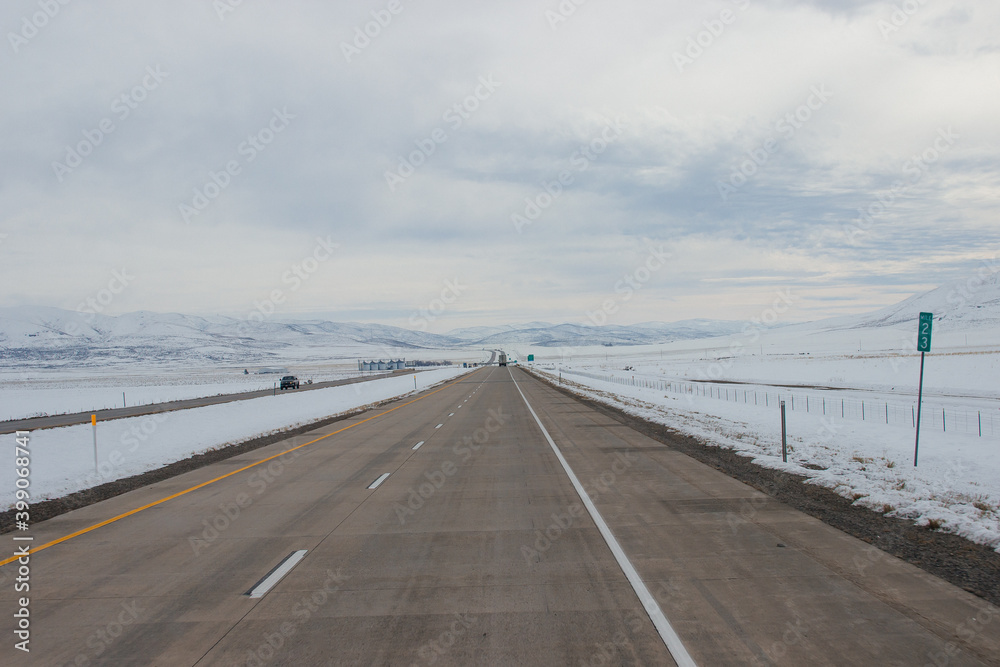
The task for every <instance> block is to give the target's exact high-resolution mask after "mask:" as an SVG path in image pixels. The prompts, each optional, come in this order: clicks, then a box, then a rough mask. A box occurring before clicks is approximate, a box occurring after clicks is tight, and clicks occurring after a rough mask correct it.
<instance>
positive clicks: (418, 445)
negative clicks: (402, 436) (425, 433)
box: [413, 440, 424, 451]
mask: <svg viewBox="0 0 1000 667" xmlns="http://www.w3.org/2000/svg"><path fill="white" fill-rule="evenodd" d="M423 444H424V441H423V440H421V441H420V442H418V443H417V444H415V445H413V451H417V450H418V449H420V448H421V447H422V446H423Z"/></svg>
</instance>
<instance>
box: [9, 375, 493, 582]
mask: <svg viewBox="0 0 1000 667" xmlns="http://www.w3.org/2000/svg"><path fill="white" fill-rule="evenodd" d="M476 372H478V371H473V372H472V373H476ZM472 373H470V374H469V375H472ZM462 379H463V378H459V379H457V380H454V381H452V382H449V383H448V384H446V385H444V386H443V387H441V388H440V389H435V390H434V391H432V392H430V393H429V394H424V395H423V396H421V397H420V398H415V399H413V400H412V401H407V402H406V403H403V404H402V405H397V406H396V407H394V408H390V409H388V410H386V411H385V412H380V413H378V414H376V415H372V416H371V417H368V418H367V419H362V420H361V421H359V422H356V423H354V424H351V425H350V426H345V427H344V428H342V429H338V430H336V431H334V432H332V433H327V434H326V435H324V436H320V437H318V438H316V439H315V440H310V441H309V442H306V443H304V444H301V445H299V446H298V447H292V448H291V449H286V450H284V451H282V452H281V453H280V454H275V455H274V456H269V457H267V458H266V459H261V460H260V461H257V462H256V463H251V464H250V465H248V466H244V467H242V468H240V469H239V470H234V471H232V472H229V473H226V474H225V475H221V476H219V477H216V478H215V479H211V480H209V481H207V482H202V483H201V484H198V485H196V486H192V487H191V488H189V489H185V490H183V491H179V492H177V493H175V494H174V495H172V496H167V497H166V498H161V499H160V500H157V501H156V502H152V503H149V504H148V505H143V506H142V507H137V508H135V509H134V510H129V511H128V512H125V513H124V514H119V515H118V516H116V517H112V518H110V519H108V520H106V521H102V522H100V523H95V524H94V525H93V526H89V527H87V528H82V529H80V530H78V531H76V532H75V533H70V534H69V535H66V536H65V537H60V538H59V539H58V540H53V541H51V542H49V543H47V544H43V545H42V546H40V547H35V548H34V549H31V550H29V551H28V554H36V553H38V552H39V551H42V550H43V549H48V548H49V547H54V546H55V545H57V544H60V543H61V542H65V541H67V540H71V539H73V538H74V537H79V536H80V535H84V534H86V533H89V532H90V531H92V530H97V529H98V528H102V527H104V526H107V525H108V524H111V523H114V522H115V521H120V520H121V519H124V518H126V517H129V516H132V515H133V514H138V513H139V512H141V511H143V510H147V509H149V508H150V507H156V506H157V505H161V504H163V503H165V502H167V501H168V500H173V499H174V498H179V497H181V496H183V495H184V494H187V493H191V492H192V491H197V490H198V489H200V488H203V487H206V486H208V485H209V484H215V483H216V482H218V481H220V480H223V479H226V478H227V477H232V476H233V475H236V474H239V473H241V472H243V471H245V470H249V469H250V468H253V467H256V466H259V465H260V464H262V463H267V462H268V461H273V460H274V459H276V458H278V457H279V456H284V455H285V454H287V453H288V452H294V451H295V450H297V449H302V448H303V447H308V446H309V445H312V444H315V443H317V442H319V441H320V440H325V439H327V438H329V437H330V436H333V435H337V434H338V433H343V432H344V431H348V430H350V429H352V428H354V427H355V426H361V425H362V424H364V423H366V422H370V421H371V420H373V419H377V418H379V417H382V416H383V415H387V414H389V413H390V412H394V411H396V410H399V409H400V408H405V407H406V406H407V405H412V404H413V403H416V402H417V401H422V400H424V399H425V398H427V397H428V396H433V395H434V394H436V393H438V392H439V391H444V390H445V389H447V388H448V387H450V386H451V385H453V384H457V383H458V382H460V381H461V380H462ZM20 557H21V556H20V555H18V556H12V557H11V558H8V559H6V560H3V561H0V567H3V566H4V565H7V564H8V563H13V562H14V561H15V560H17V559H18V558H20Z"/></svg>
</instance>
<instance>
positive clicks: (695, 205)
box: [0, 0, 1000, 331]
mask: <svg viewBox="0 0 1000 667" xmlns="http://www.w3.org/2000/svg"><path fill="white" fill-rule="evenodd" d="M576 2H579V3H580V4H579V6H577V5H576V4H574V2H571V1H570V0H563V1H562V2H559V0H549V1H544V0H542V1H538V0H536V1H527V0H505V1H504V2H496V1H494V2H481V1H480V2H477V1H469V0H464V1H462V2H459V1H457V0H420V1H419V2H416V1H407V0H398V1H390V0H377V1H355V2H318V1H315V2H307V1H299V2H280V3H279V2H263V1H257V2H249V1H245V2H242V3H239V2H238V0H216V1H215V2H212V1H211V0H197V1H195V0H190V1H184V0H159V1H150V0H145V1H143V2H125V1H121V2H112V1H108V2H87V1H85V0H74V1H73V2H70V3H68V4H66V5H62V4H60V2H58V1H57V0H34V1H28V0H9V1H7V2H4V3H3V4H2V6H0V28H2V30H3V33H4V44H3V45H2V46H0V85H2V91H3V94H2V96H0V117H2V120H3V122H2V125H0V132H2V141H0V151H2V159H0V280H2V284H3V290H2V293H0V306H14V305H25V304H32V305H35V304H37V305H48V306H58V307H62V308H67V309H71V310H72V309H76V308H77V307H78V306H79V305H80V304H82V303H86V300H87V299H88V298H89V299H91V300H92V301H91V303H92V304H93V303H97V304H98V307H99V309H101V310H103V312H106V313H109V314H119V313H123V312H130V311H135V310H152V311H159V312H182V313H189V314H215V313H220V314H228V315H234V316H238V317H247V316H248V315H249V314H250V313H252V312H255V311H258V312H259V311H268V312H269V311H270V310H272V309H273V310H274V312H275V316H279V315H280V316H292V315H299V314H303V313H324V314H326V315H328V316H329V317H330V318H332V319H337V320H342V321H369V322H382V323H386V324H395V325H400V326H410V327H415V326H418V327H419V328H424V327H426V328H428V329H429V330H431V331H445V330H448V329H451V328H454V327H458V326H466V325H478V324H499V323H505V322H524V321H529V320H547V321H552V322H574V323H581V324H584V323H591V322H599V321H604V320H605V319H606V321H608V322H609V323H615V324H628V323H634V322H643V321H650V320H663V321H673V320H680V319H686V318H695V317H705V318H719V319H743V318H751V317H755V316H758V315H759V314H760V313H761V312H762V310H763V309H765V308H768V307H769V306H771V305H772V303H773V302H774V301H775V299H777V298H779V296H778V295H779V293H780V294H782V295H783V297H784V298H786V299H790V300H791V301H792V302H793V307H792V308H791V309H790V310H789V312H788V313H787V314H786V315H785V317H787V318H788V319H790V320H804V319H818V318H820V317H825V316H832V315H840V314H845V313H851V312H861V311H865V310H870V309H872V308H874V307H877V306H880V305H885V304H889V303H895V302H897V301H899V300H901V299H902V298H904V297H906V296H908V295H910V294H912V293H914V292H918V291H922V290H924V289H929V288H931V287H935V286H937V285H939V284H941V283H943V282H946V281H948V280H952V279H957V278H962V277H965V276H973V275H975V273H976V271H977V269H978V268H979V267H980V266H981V264H982V261H983V260H984V259H986V258H990V257H993V256H995V255H996V251H997V247H998V245H1000V225H998V217H997V215H998V214H997V211H998V204H1000V141H998V140H1000V123H998V118H1000V3H997V2H995V0H954V1H949V2H930V1H927V0H905V1H904V0H896V2H865V1H864V0H843V1H837V0H811V1H808V0H720V1H717V2H680V1H679V0H676V1H664V2H650V1H649V0H642V1H631V0H615V1H614V2H610V1H606V0H589V1H581V0H576ZM571 10H572V11H571ZM46 12H47V13H46ZM366 33H367V34H366ZM859 209H861V210H865V211H869V212H870V215H866V216H861V214H860V213H859ZM116 272H117V273H116ZM626 277H627V280H626ZM109 288H110V289H109ZM102 290H103V291H102ZM109 293H114V298H113V299H111V300H108V299H107V298H106V297H107V295H108V294H109ZM100 295H103V296H104V297H105V298H104V299H103V301H105V302H106V303H99V302H97V301H94V299H97V298H98V297H99V296H100ZM421 309H423V312H422V311H421Z"/></svg>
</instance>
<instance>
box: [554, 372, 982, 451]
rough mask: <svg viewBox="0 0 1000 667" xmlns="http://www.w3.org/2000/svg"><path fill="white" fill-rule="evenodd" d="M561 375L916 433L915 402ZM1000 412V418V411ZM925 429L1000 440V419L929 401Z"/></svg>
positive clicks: (925, 405) (923, 416)
mask: <svg viewBox="0 0 1000 667" xmlns="http://www.w3.org/2000/svg"><path fill="white" fill-rule="evenodd" d="M560 372H562V373H567V374H572V375H579V376H583V377H589V378H591V379H594V380H602V381H604V382H611V383H614V384H620V385H624V386H629V387H640V388H647V389H655V390H658V391H668V392H673V393H679V394H688V395H692V396H702V397H705V398H714V399H717V400H723V401H729V402H732V403H742V404H745V405H755V406H758V407H761V408H768V407H771V406H773V407H775V408H777V407H778V406H779V405H780V404H781V401H785V408H786V410H790V411H799V412H807V413H809V414H816V415H829V416H834V417H840V418H841V419H853V420H858V421H865V422H873V423H880V424H888V425H895V426H909V427H911V428H914V429H915V428H916V425H917V403H916V401H912V402H909V403H900V402H893V401H886V400H874V399H859V398H846V397H831V396H821V395H818V394H809V393H805V392H799V393H796V392H793V391H790V390H789V391H769V390H767V389H756V388H746V387H740V386H736V385H726V384H713V383H707V382H683V381H671V380H654V379H650V378H643V377H638V378H637V377H635V376H634V375H633V376H626V377H622V376H619V375H614V374H610V373H591V372H589V371H580V370H575V369H567V368H561V369H560ZM997 413H1000V410H998V411H997ZM920 429H921V431H923V430H925V429H934V430H940V431H941V432H943V433H962V434H966V435H975V436H979V437H981V438H1000V414H995V413H994V412H992V411H988V410H982V409H977V408H962V407H957V406H945V405H941V404H935V403H933V402H928V401H924V403H923V408H921V415H920Z"/></svg>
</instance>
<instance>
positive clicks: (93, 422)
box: [90, 415, 97, 473]
mask: <svg viewBox="0 0 1000 667" xmlns="http://www.w3.org/2000/svg"><path fill="white" fill-rule="evenodd" d="M90 424H91V426H93V427H94V472H95V473H96V472H97V415H90Z"/></svg>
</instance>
